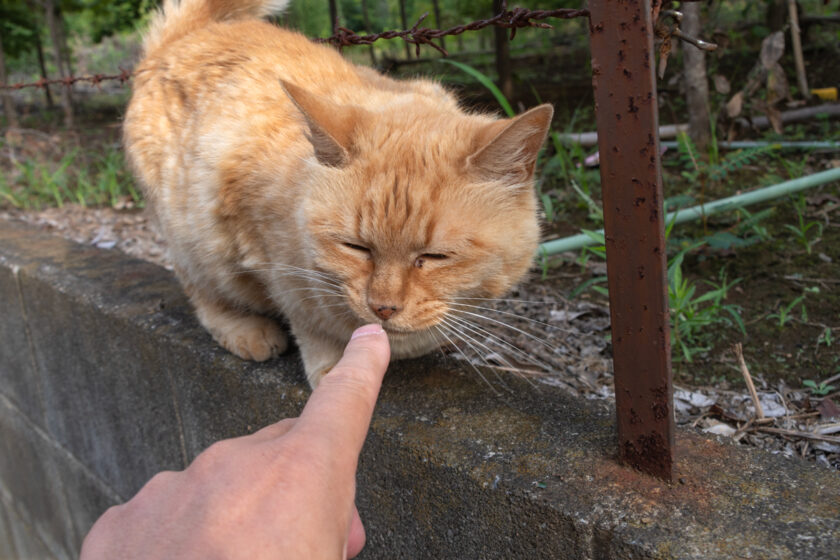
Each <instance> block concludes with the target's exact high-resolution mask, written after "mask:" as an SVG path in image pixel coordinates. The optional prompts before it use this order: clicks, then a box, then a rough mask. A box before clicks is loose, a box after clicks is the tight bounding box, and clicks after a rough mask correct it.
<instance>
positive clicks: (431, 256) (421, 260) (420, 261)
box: [414, 253, 449, 268]
mask: <svg viewBox="0 0 840 560" xmlns="http://www.w3.org/2000/svg"><path fill="white" fill-rule="evenodd" d="M448 258H449V255H445V254H443V253H423V254H422V255H420V256H419V257H417V258H416V259H415V260H414V266H415V267H417V268H423V265H424V264H425V263H426V261H445V260H446V259H448Z"/></svg>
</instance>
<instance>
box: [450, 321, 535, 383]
mask: <svg viewBox="0 0 840 560" xmlns="http://www.w3.org/2000/svg"><path fill="white" fill-rule="evenodd" d="M449 320H451V321H454V322H455V323H457V324H460V326H461V327H462V328H464V329H468V330H470V332H472V333H473V334H475V335H476V336H479V337H480V336H484V337H486V338H485V342H486V343H487V344H488V345H492V344H498V345H500V348H499V349H498V350H496V351H495V353H496V354H497V355H499V357H500V358H501V360H500V361H502V362H503V365H505V366H507V368H502V367H499V366H495V365H493V364H489V363H488V364H487V365H488V366H489V367H495V368H496V369H501V370H505V369H507V370H509V371H512V372H521V371H526V370H523V369H522V368H519V367H517V366H516V365H514V364H513V363H511V362H510V361H509V360H508V359H507V358H511V359H513V358H514V357H515V356H516V355H519V356H520V357H521V358H523V359H524V360H525V361H526V362H529V363H531V364H533V365H536V366H537V367H538V368H541V369H542V370H543V371H545V372H548V371H551V368H550V367H549V366H548V365H546V364H543V363H542V362H541V361H540V360H537V359H535V358H532V357H531V356H530V355H529V354H527V353H526V352H525V351H523V350H522V349H520V348H518V347H516V346H515V345H513V344H510V343H509V342H507V341H505V340H504V339H502V338H500V337H498V336H496V335H494V334H493V333H491V332H489V331H487V330H485V329H482V328H480V327H478V326H477V325H473V324H472V323H470V322H469V321H466V320H464V319H456V318H455V317H449ZM501 346H504V347H506V348H502V347H501ZM491 350H492V348H491ZM509 350H513V352H512V355H508V356H505V354H504V352H505V351H509ZM543 371H540V370H532V373H534V374H540V373H543ZM520 377H522V378H523V379H525V381H527V382H528V384H529V385H531V386H532V387H536V384H535V383H534V382H533V381H532V380H531V379H530V378H528V377H526V376H524V375H523V376H520Z"/></svg>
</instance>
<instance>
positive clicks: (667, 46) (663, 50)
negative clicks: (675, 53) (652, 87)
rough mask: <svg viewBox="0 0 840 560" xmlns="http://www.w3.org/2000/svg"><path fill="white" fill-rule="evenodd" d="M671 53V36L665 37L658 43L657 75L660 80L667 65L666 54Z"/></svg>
mask: <svg viewBox="0 0 840 560" xmlns="http://www.w3.org/2000/svg"><path fill="white" fill-rule="evenodd" d="M670 54H671V38H670V37H666V38H665V39H663V40H662V43H660V45H659V68H658V75H659V79H660V80H661V79H662V78H663V77H665V69H666V68H667V67H668V56H670Z"/></svg>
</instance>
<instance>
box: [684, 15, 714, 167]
mask: <svg viewBox="0 0 840 560" xmlns="http://www.w3.org/2000/svg"><path fill="white" fill-rule="evenodd" d="M681 9H682V12H683V19H682V23H681V24H680V27H681V28H682V30H683V32H684V33H685V34H686V35H690V36H692V37H700V36H701V35H702V32H703V26H702V25H700V17H701V11H700V10H701V5H700V4H699V3H695V2H686V3H684V4H683V5H682V7H681ZM683 60H684V61H685V64H684V67H683V80H685V96H686V103H687V105H688V135H689V136H690V137H691V140H692V141H693V142H694V144H695V145H696V146H697V148H698V150H700V151H701V152H702V151H705V149H706V146H707V145H708V144H709V137H710V130H709V80H708V77H707V76H706V53H705V52H704V51H702V50H700V49H698V48H695V47H694V46H693V45H684V47H683Z"/></svg>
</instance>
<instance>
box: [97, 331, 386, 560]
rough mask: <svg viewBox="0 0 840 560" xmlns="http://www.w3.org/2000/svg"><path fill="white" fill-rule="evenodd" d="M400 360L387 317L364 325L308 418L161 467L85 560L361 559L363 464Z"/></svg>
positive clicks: (111, 513)
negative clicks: (394, 355) (391, 366)
mask: <svg viewBox="0 0 840 560" xmlns="http://www.w3.org/2000/svg"><path fill="white" fill-rule="evenodd" d="M389 358H390V347H389V345H388V338H387V335H386V334H385V332H384V331H383V330H382V328H381V327H380V326H379V325H367V326H365V327H362V328H360V329H358V330H356V332H355V333H354V334H353V338H352V339H351V340H350V343H349V344H348V345H347V348H346V350H345V352H344V356H343V357H342V358H341V360H340V361H339V362H338V364H336V366H335V367H334V368H333V369H332V371H330V373H329V374H327V375H326V376H324V378H323V380H322V381H321V383H320V385H318V387H317V388H316V389H315V390H314V391H313V392H312V395H311V396H310V398H309V401H308V402H307V403H306V406H305V407H304V409H303V412H302V413H301V415H300V417H298V418H291V419H286V420H283V421H281V422H278V423H277V424H273V425H271V426H268V427H266V428H263V429H262V430H260V431H258V432H256V433H254V434H251V435H248V436H244V437H239V438H236V439H229V440H224V441H221V442H218V443H215V444H213V445H211V446H210V447H209V448H208V449H206V450H205V451H204V452H203V453H201V454H200V455H199V456H198V457H196V458H195V460H194V461H193V462H192V464H190V466H189V467H187V468H186V469H185V470H184V471H180V472H162V473H159V474H157V475H155V476H154V477H153V478H152V479H151V480H150V481H149V482H148V483H146V485H145V486H144V487H143V488H142V489H141V490H140V492H138V493H137V495H136V496H134V498H132V499H131V500H129V501H128V502H126V503H125V504H122V505H119V506H114V507H112V508H110V509H109V510H108V511H106V512H105V514H104V515H103V516H102V517H100V518H99V520H98V521H97V522H96V523H95V524H94V526H93V528H92V529H91V531H90V533H88V536H87V537H86V538H85V541H84V543H83V545H82V552H81V560H97V559H100V558H102V559H109V560H110V559H113V558H121V559H141V558H149V559H152V558H154V559H161V558H178V559H191V558H196V559H199V558H200V559H208V558H225V559H238V558H243V559H245V558H247V559H248V560H252V559H253V560H259V559H262V558H272V559H276V558H284V559H306V560H309V559H321V558H329V559H335V558H352V557H354V556H355V555H357V554H358V553H359V552H360V551H361V549H362V547H363V546H364V543H365V533H364V527H363V526H362V522H361V519H360V518H359V512H358V511H357V510H356V506H355V505H354V499H355V493H356V468H357V466H358V461H359V453H360V451H361V449H362V444H363V443H364V441H365V436H366V435H367V431H368V427H369V425H370V419H371V416H372V414H373V408H374V405H375V404H376V399H377V396H378V395H379V388H380V385H381V383H382V377H383V376H384V374H385V369H386V368H387V366H388V360H389Z"/></svg>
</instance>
